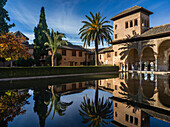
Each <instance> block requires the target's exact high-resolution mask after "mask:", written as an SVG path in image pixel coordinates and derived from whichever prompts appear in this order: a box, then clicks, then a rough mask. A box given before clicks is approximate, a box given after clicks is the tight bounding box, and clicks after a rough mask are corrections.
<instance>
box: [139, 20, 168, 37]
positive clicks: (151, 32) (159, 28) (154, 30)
mask: <svg viewBox="0 0 170 127" xmlns="http://www.w3.org/2000/svg"><path fill="white" fill-rule="evenodd" d="M165 32H170V23H169V24H164V25H160V26H156V27H151V28H150V29H148V30H147V31H145V32H144V33H142V34H141V36H146V35H155V34H160V33H165Z"/></svg>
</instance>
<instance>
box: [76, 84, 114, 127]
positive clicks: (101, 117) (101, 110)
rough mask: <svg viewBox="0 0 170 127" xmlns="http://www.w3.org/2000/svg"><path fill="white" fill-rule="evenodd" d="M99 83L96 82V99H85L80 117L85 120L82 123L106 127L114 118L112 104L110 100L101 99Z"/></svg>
mask: <svg viewBox="0 0 170 127" xmlns="http://www.w3.org/2000/svg"><path fill="white" fill-rule="evenodd" d="M98 94H99V90H98V81H96V82H95V99H94V101H93V99H90V98H88V97H87V95H86V96H84V97H83V101H82V102H81V105H80V107H81V110H79V112H80V115H81V116H82V118H83V121H82V123H84V124H89V125H88V126H93V127H99V126H101V125H102V126H106V124H109V123H110V122H107V121H106V119H107V120H110V119H112V118H113V109H112V108H111V107H112V102H111V101H109V99H106V100H105V99H104V97H102V98H99V95H98Z"/></svg>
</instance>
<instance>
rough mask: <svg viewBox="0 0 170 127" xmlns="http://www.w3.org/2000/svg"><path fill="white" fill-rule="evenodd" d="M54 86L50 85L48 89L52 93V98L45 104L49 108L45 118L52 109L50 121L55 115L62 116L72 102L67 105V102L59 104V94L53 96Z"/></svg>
mask: <svg viewBox="0 0 170 127" xmlns="http://www.w3.org/2000/svg"><path fill="white" fill-rule="evenodd" d="M55 87H56V86H54V85H52V86H49V87H48V88H49V89H51V93H52V97H51V99H50V101H49V102H48V103H47V104H48V105H50V106H49V107H50V108H49V111H48V112H47V115H46V117H48V116H49V114H50V113H51V111H52V109H53V116H52V119H53V118H54V116H55V113H57V114H58V115H59V116H63V115H65V113H64V112H65V111H66V109H67V107H68V106H70V105H71V104H72V103H73V101H71V102H69V103H67V102H61V101H60V97H61V96H60V94H55V92H54V89H55Z"/></svg>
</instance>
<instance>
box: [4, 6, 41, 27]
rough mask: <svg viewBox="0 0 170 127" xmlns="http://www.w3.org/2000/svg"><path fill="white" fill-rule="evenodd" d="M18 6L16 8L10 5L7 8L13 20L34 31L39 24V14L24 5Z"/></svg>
mask: <svg viewBox="0 0 170 127" xmlns="http://www.w3.org/2000/svg"><path fill="white" fill-rule="evenodd" d="M17 5H18V6H17V7H16V6H14V5H13V4H11V3H9V4H8V6H7V8H8V10H9V11H10V13H11V15H10V17H11V19H13V20H16V21H18V22H20V23H21V24H22V25H24V26H26V27H29V29H33V28H34V26H35V24H37V23H38V17H39V16H38V14H36V13H34V12H32V11H31V9H28V8H26V7H24V6H23V5H22V4H17Z"/></svg>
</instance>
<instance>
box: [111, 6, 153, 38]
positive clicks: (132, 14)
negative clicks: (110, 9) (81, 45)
mask: <svg viewBox="0 0 170 127" xmlns="http://www.w3.org/2000/svg"><path fill="white" fill-rule="evenodd" d="M151 14H153V12H151V11H149V10H147V9H145V8H143V7H140V6H134V7H132V8H129V9H126V10H124V11H123V12H121V13H119V14H117V15H116V16H114V17H112V18H111V20H113V21H114V22H113V31H114V34H113V40H114V41H115V40H121V39H126V38H131V37H133V36H137V35H141V34H142V33H143V32H144V31H146V30H147V29H149V28H150V21H149V16H150V15H151Z"/></svg>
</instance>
